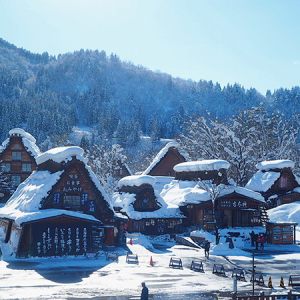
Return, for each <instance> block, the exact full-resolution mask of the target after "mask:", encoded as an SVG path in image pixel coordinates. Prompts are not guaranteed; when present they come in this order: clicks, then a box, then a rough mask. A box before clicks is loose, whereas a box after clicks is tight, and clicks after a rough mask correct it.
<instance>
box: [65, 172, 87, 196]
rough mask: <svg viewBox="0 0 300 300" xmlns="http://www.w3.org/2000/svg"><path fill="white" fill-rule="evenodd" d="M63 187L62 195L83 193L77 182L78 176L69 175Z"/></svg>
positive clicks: (79, 183) (79, 182)
mask: <svg viewBox="0 0 300 300" xmlns="http://www.w3.org/2000/svg"><path fill="white" fill-rule="evenodd" d="M65 185H66V186H64V187H63V190H62V191H63V192H64V193H70V192H74V193H82V192H83V187H81V186H80V185H81V181H80V180H79V175H78V174H74V173H71V174H69V175H68V179H67V180H66V182H65Z"/></svg>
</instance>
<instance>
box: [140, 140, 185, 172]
mask: <svg viewBox="0 0 300 300" xmlns="http://www.w3.org/2000/svg"><path fill="white" fill-rule="evenodd" d="M172 147H174V148H176V149H177V150H178V152H179V153H180V155H181V156H182V157H184V159H185V160H189V155H188V154H187V153H186V152H185V151H184V150H183V149H181V148H180V145H179V144H178V143H177V142H169V143H168V144H167V145H166V146H165V147H164V148H162V149H161V150H160V151H159V152H158V154H157V155H156V156H155V158H154V159H153V161H152V162H151V164H150V165H149V167H148V168H147V169H146V170H145V171H144V172H143V174H144V175H148V174H149V173H150V172H151V171H152V170H153V169H154V167H155V166H156V165H157V164H158V163H159V162H160V161H161V160H162V159H163V158H164V157H165V155H166V154H167V153H168V151H169V149H170V148H172Z"/></svg>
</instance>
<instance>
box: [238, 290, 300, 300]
mask: <svg viewBox="0 0 300 300" xmlns="http://www.w3.org/2000/svg"><path fill="white" fill-rule="evenodd" d="M277 299H278V300H279V299H289V300H296V299H300V294H298V293H297V294H293V293H292V291H289V292H288V293H286V294H277V295H266V294H265V293H264V292H261V293H260V294H259V295H254V296H250V295H249V296H237V294H236V293H233V294H232V300H277Z"/></svg>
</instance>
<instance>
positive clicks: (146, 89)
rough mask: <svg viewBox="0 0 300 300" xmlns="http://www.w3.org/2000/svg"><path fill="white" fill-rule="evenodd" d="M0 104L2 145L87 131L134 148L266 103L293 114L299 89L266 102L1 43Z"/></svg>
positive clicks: (95, 56) (89, 58) (208, 84)
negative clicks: (10, 139) (16, 134)
mask: <svg viewBox="0 0 300 300" xmlns="http://www.w3.org/2000/svg"><path fill="white" fill-rule="evenodd" d="M0 99H1V102H0V138H1V140H4V138H6V137H7V132H8V131H9V130H10V129H11V128H13V127H22V128H24V129H25V130H26V131H28V132H30V133H31V134H33V135H34V136H35V137H36V138H37V142H38V143H42V142H44V141H45V140H46V138H47V136H55V137H56V138H57V139H59V138H60V137H62V136H67V135H68V134H69V133H70V132H71V130H72V128H73V126H75V125H81V126H89V127H92V128H93V134H94V137H98V138H99V140H100V141H103V140H104V139H112V138H115V139H117V140H118V141H119V143H121V144H122V143H124V146H128V144H130V143H131V144H132V143H135V142H136V141H137V139H138V136H140V135H148V136H151V137H152V138H153V139H155V138H157V139H158V138H174V137H175V136H176V135H177V134H178V133H180V132H181V131H182V128H183V120H184V119H185V118H186V117H188V116H191V115H194V114H196V115H204V116H207V115H210V116H216V117H219V118H223V119H226V118H229V117H231V116H232V115H234V114H236V113H237V112H238V111H240V110H245V109H246V108H248V107H253V106H258V105H259V103H261V102H265V103H266V107H267V108H268V109H271V110H279V111H284V112H285V113H286V114H287V115H289V114H290V113H291V112H292V110H293V109H294V108H295V107H298V105H299V99H300V89H299V87H295V88H293V89H292V90H284V89H279V90H277V91H274V93H273V94H271V92H270V91H268V93H267V95H266V96H263V95H261V94H260V93H258V92H257V91H256V90H255V88H251V89H249V90H245V89H244V88H243V87H242V86H241V85H239V84H238V83H236V84H234V85H229V84H228V85H227V86H226V87H223V88H222V87H221V86H220V84H219V83H213V82H212V81H206V80H200V81H199V82H195V81H191V80H183V79H180V78H174V77H172V76H170V75H168V74H164V73H156V72H153V71H151V70H148V69H146V68H145V67H143V66H136V65H134V64H133V63H131V62H124V61H121V60H120V59H119V57H118V56H117V55H115V54H111V55H107V54H106V53H105V52H104V51H101V52H100V51H97V50H96V51H90V50H86V51H84V50H80V51H76V52H74V53H66V54H62V55H58V57H54V56H49V55H48V53H47V52H45V53H43V54H34V53H31V52H29V51H27V50H24V49H22V48H17V47H16V46H14V45H12V44H10V43H8V42H6V41H4V40H3V39H0ZM124 137H125V140H124ZM122 139H123V141H122Z"/></svg>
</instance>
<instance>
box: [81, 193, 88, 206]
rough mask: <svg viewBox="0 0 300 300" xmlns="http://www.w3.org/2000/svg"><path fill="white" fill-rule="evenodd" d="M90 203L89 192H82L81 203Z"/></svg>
mask: <svg viewBox="0 0 300 300" xmlns="http://www.w3.org/2000/svg"><path fill="white" fill-rule="evenodd" d="M88 204H89V194H87V193H81V194H80V205H88Z"/></svg>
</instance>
